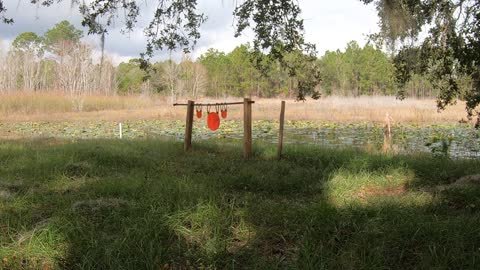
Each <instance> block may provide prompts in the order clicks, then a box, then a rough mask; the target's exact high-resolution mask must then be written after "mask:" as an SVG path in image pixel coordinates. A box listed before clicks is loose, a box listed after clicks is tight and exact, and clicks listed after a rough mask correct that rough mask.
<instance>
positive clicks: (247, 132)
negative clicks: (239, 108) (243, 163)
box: [243, 98, 252, 159]
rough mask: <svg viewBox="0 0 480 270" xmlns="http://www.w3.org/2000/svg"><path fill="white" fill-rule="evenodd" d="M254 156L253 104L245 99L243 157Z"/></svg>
mask: <svg viewBox="0 0 480 270" xmlns="http://www.w3.org/2000/svg"><path fill="white" fill-rule="evenodd" d="M251 156H252V103H251V102H250V99H249V98H244V99H243V157H244V158H245V159H249V158H250V157H251Z"/></svg>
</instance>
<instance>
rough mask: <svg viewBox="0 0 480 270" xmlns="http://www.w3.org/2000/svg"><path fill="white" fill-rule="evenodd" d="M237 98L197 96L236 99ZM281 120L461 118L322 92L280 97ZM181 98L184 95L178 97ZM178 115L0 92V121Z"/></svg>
mask: <svg viewBox="0 0 480 270" xmlns="http://www.w3.org/2000/svg"><path fill="white" fill-rule="evenodd" d="M253 99H254V100H255V101H256V103H255V104H254V107H253V119H254V120H272V119H278V117H279V114H280V99H259V98H253ZM239 100H242V99H240V98H228V99H226V100H224V99H222V100H211V99H208V98H201V99H199V101H202V102H224V101H239ZM286 101H287V106H286V116H285V117H286V119H287V120H307V121H326V122H337V123H356V122H365V121H368V122H377V123H378V122H383V121H384V119H385V115H386V114H387V113H389V114H390V116H391V117H392V118H393V121H394V122H395V123H417V124H433V123H457V122H458V121H460V120H461V119H466V112H465V106H464V103H463V102H458V104H456V105H455V106H451V107H448V108H447V110H445V111H442V112H440V113H439V112H437V108H436V103H435V100H433V99H429V100H417V99H407V100H403V101H400V100H396V99H395V97H381V96H376V97H357V98H354V97H324V98H321V99H320V100H308V101H307V102H296V101H294V100H292V99H286ZM179 102H185V100H179ZM242 116H243V112H242V107H241V106H233V107H230V108H229V118H230V119H241V118H242ZM152 119H162V120H184V119H185V107H173V106H172V104H171V103H170V102H168V98H166V97H161V96H85V97H74V98H72V97H70V96H65V95H61V94H54V93H46V94H29V93H23V94H22V93H15V94H4V95H0V121H4V122H5V121H6V122H24V121H37V122H38V121H89V120H103V121H126V120H152Z"/></svg>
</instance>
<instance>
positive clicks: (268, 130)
mask: <svg viewBox="0 0 480 270" xmlns="http://www.w3.org/2000/svg"><path fill="white" fill-rule="evenodd" d="M122 124H123V125H122V126H123V138H173V139H175V140H179V141H181V140H183V135H184V129H185V124H184V122H183V121H178V120H177V121H162V120H137V121H126V122H124V123H122ZM118 133H119V131H118V123H116V122H108V121H86V122H85V121H83V122H22V123H0V138H19V137H22V138H25V137H55V138H82V139H89V138H118V136H119V134H118ZM242 136H243V122H241V121H236V120H226V121H223V122H222V123H221V126H220V128H219V129H218V130H217V131H215V132H212V131H210V130H209V129H208V128H207V127H206V125H205V122H204V121H197V120H195V121H194V128H193V140H194V141H199V140H216V141H219V140H220V141H240V140H241V139H242ZM253 138H254V140H255V141H261V142H266V143H272V144H273V143H277V140H278V122H276V121H266V120H260V121H254V123H253ZM284 142H285V144H314V145H321V146H324V147H336V148H337V147H356V148H361V149H366V150H369V151H380V150H381V149H382V145H383V127H382V126H381V125H376V124H372V123H355V124H338V123H321V122H308V121H287V122H285V136H284ZM392 142H393V146H392V148H393V150H394V151H395V152H398V153H418V152H427V153H433V154H435V155H448V156H450V157H452V158H480V131H479V130H475V129H473V128H472V127H471V126H469V125H466V124H449V125H395V126H393V139H392Z"/></svg>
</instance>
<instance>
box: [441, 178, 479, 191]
mask: <svg viewBox="0 0 480 270" xmlns="http://www.w3.org/2000/svg"><path fill="white" fill-rule="evenodd" d="M471 186H480V174H473V175H466V176H463V177H460V178H459V179H458V180H457V181H455V182H453V183H451V184H448V185H441V186H437V187H436V190H438V191H443V190H447V189H451V188H465V187H471Z"/></svg>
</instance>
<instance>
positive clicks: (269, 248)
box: [259, 237, 299, 261]
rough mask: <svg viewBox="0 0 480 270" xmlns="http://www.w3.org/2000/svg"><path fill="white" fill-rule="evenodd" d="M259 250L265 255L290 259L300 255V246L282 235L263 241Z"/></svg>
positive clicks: (283, 259)
mask: <svg viewBox="0 0 480 270" xmlns="http://www.w3.org/2000/svg"><path fill="white" fill-rule="evenodd" d="M259 250H260V253H261V254H262V255H263V256H264V257H267V258H276V259H277V260H281V261H289V260H294V259H295V258H296V257H297V256H298V251H299V248H298V246H297V245H296V244H295V242H294V241H292V240H288V239H284V238H283V237H282V238H275V239H269V240H266V241H262V242H261V243H260V246H259Z"/></svg>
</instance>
